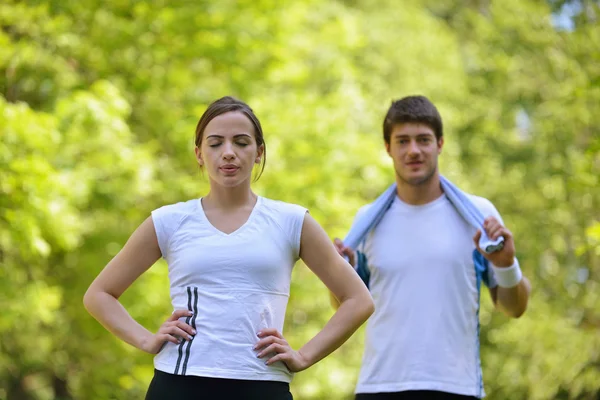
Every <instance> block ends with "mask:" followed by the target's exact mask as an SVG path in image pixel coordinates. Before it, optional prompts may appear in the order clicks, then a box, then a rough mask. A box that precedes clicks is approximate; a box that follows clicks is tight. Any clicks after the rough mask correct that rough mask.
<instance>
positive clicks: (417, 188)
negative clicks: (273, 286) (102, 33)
mask: <svg viewBox="0 0 600 400" xmlns="http://www.w3.org/2000/svg"><path fill="white" fill-rule="evenodd" d="M396 186H397V188H396V193H397V195H398V197H399V198H400V200H402V201H403V202H405V203H407V204H411V205H414V206H420V205H423V204H427V203H431V202H432V201H434V200H435V199H437V198H439V197H440V196H441V195H442V194H443V193H444V192H443V191H442V188H441V186H440V175H439V174H438V173H437V172H436V173H435V174H434V175H433V176H432V177H431V178H429V179H428V180H427V181H426V182H423V183H422V184H419V185H412V184H410V183H407V182H405V181H403V180H401V179H400V178H398V177H396Z"/></svg>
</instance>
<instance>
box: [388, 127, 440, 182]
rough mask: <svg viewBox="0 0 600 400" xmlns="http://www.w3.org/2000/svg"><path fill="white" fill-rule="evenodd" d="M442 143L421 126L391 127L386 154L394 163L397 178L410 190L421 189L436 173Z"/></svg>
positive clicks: (432, 133) (431, 131) (429, 130)
mask: <svg viewBox="0 0 600 400" xmlns="http://www.w3.org/2000/svg"><path fill="white" fill-rule="evenodd" d="M443 144H444V139H443V138H440V139H439V140H438V139H436V137H435V133H434V132H433V129H431V128H430V127H429V126H428V125H425V124H421V123H403V124H396V125H394V127H393V129H392V132H391V134H390V142H389V143H386V144H385V147H386V150H387V152H388V154H389V155H390V157H392V160H393V161H394V169H395V170H396V176H397V177H398V178H400V180H402V181H403V182H406V183H407V184H409V185H412V186H420V185H424V184H426V183H427V182H429V181H430V180H431V178H432V177H434V176H435V175H436V173H437V161H438V155H439V154H440V153H441V152H442V145H443Z"/></svg>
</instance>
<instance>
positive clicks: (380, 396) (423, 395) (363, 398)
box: [355, 390, 478, 400]
mask: <svg viewBox="0 0 600 400" xmlns="http://www.w3.org/2000/svg"><path fill="white" fill-rule="evenodd" d="M355 399H356V400H478V399H477V397H473V396H463V395H461V394H454V393H446V392H436V391H434V390H407V391H404V392H391V393H359V394H357V395H356V397H355Z"/></svg>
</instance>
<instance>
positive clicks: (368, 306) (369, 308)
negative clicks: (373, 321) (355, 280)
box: [361, 292, 375, 320]
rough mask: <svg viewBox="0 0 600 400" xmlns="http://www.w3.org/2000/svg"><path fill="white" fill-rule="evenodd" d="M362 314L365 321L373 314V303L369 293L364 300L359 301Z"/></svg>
mask: <svg viewBox="0 0 600 400" xmlns="http://www.w3.org/2000/svg"><path fill="white" fill-rule="evenodd" d="M361 304H362V312H363V313H364V316H365V320H367V319H368V318H369V317H370V316H371V315H372V314H373V313H374V312H375V303H374V302H373V298H372V297H371V294H370V293H369V292H367V293H366V296H365V298H364V299H363V300H362V301H361Z"/></svg>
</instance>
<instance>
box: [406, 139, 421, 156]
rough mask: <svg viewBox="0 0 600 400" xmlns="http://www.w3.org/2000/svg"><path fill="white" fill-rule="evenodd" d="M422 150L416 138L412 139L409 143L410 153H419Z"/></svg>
mask: <svg viewBox="0 0 600 400" xmlns="http://www.w3.org/2000/svg"><path fill="white" fill-rule="evenodd" d="M420 152H421V149H420V148H419V146H418V144H417V141H416V140H411V141H410V143H409V144H408V154H410V155H417V154H419V153H420Z"/></svg>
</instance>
